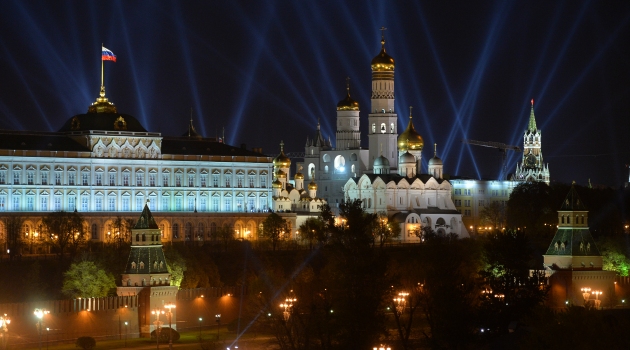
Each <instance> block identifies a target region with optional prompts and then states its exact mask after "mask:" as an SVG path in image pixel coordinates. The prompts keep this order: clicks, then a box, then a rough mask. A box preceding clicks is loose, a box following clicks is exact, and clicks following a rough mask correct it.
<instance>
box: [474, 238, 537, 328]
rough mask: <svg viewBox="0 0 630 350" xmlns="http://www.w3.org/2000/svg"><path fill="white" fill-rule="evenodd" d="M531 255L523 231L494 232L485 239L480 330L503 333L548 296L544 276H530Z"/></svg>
mask: <svg viewBox="0 0 630 350" xmlns="http://www.w3.org/2000/svg"><path fill="white" fill-rule="evenodd" d="M532 258H533V254H532V251H531V248H530V244H529V241H528V239H527V236H526V235H525V234H524V233H523V232H522V231H511V230H508V231H506V232H501V231H499V230H496V231H495V232H494V233H493V234H491V235H488V236H487V237H485V240H484V262H485V267H484V269H483V270H482V271H481V272H480V275H481V276H482V277H484V280H485V285H484V292H486V293H483V294H482V298H481V308H480V321H481V323H482V324H481V327H482V328H489V329H492V330H493V332H495V333H506V332H507V330H508V325H509V322H511V321H514V320H523V319H524V318H525V317H526V316H527V315H528V314H529V313H530V312H531V311H532V310H533V309H534V308H535V307H536V306H538V305H541V304H542V302H543V301H544V300H545V298H546V296H547V291H548V286H547V280H546V277H545V276H544V274H542V273H538V272H534V273H530V266H529V264H530V260H532Z"/></svg>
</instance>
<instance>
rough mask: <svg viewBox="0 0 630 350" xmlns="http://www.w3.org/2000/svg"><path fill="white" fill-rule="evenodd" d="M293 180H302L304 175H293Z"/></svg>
mask: <svg viewBox="0 0 630 350" xmlns="http://www.w3.org/2000/svg"><path fill="white" fill-rule="evenodd" d="M295 179H296V180H304V174H302V173H296V174H295Z"/></svg>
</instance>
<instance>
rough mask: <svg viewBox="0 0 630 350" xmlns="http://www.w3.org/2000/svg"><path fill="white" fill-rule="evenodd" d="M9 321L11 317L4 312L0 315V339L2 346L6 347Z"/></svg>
mask: <svg viewBox="0 0 630 350" xmlns="http://www.w3.org/2000/svg"><path fill="white" fill-rule="evenodd" d="M10 323H11V319H10V318H9V317H8V316H7V314H4V316H2V315H0V339H1V340H2V348H3V349H6V348H7V343H8V342H9V324H10Z"/></svg>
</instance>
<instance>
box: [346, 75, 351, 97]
mask: <svg viewBox="0 0 630 350" xmlns="http://www.w3.org/2000/svg"><path fill="white" fill-rule="evenodd" d="M346 91H348V96H350V77H346Z"/></svg>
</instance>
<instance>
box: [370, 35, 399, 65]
mask: <svg viewBox="0 0 630 350" xmlns="http://www.w3.org/2000/svg"><path fill="white" fill-rule="evenodd" d="M371 65H372V70H373V71H393V70H394V66H395V64H394V59H393V58H392V56H390V55H388V54H387V52H385V37H383V38H381V52H379V53H378V55H376V57H374V58H373V59H372V63H371Z"/></svg>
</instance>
